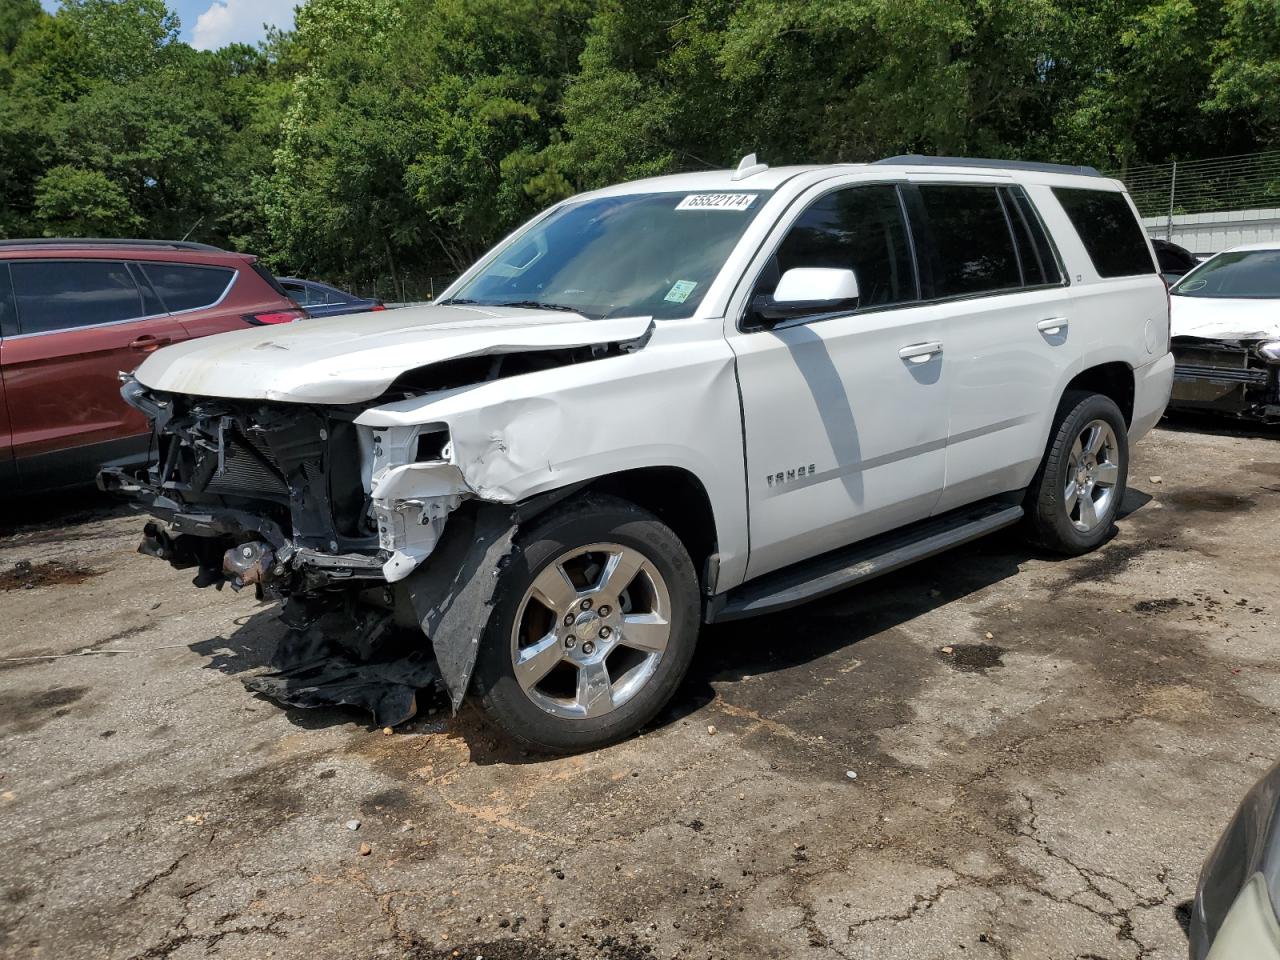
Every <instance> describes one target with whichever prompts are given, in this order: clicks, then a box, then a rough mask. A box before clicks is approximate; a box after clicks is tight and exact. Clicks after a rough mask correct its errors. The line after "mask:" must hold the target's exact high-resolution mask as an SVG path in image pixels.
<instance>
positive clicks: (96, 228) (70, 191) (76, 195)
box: [35, 166, 143, 237]
mask: <svg viewBox="0 0 1280 960" xmlns="http://www.w3.org/2000/svg"><path fill="white" fill-rule="evenodd" d="M35 219H36V222H37V223H39V224H40V226H41V232H42V233H43V234H44V235H45V236H48V237H59V236H61V237H118V236H128V235H129V234H130V233H131V232H133V231H134V230H136V229H137V228H138V227H139V226H141V225H142V222H143V221H142V218H141V217H139V216H138V215H137V214H135V213H134V212H133V210H132V209H130V207H129V199H128V197H126V196H125V194H124V191H123V190H121V189H120V187H119V186H117V185H116V184H115V182H113V181H112V180H111V179H110V178H109V177H107V175H106V174H104V173H101V172H99V171H97V170H82V169H79V168H77V167H70V166H61V167H54V168H53V169H52V170H50V171H49V172H48V173H46V174H45V175H44V176H43V177H41V178H40V182H39V183H38V184H36V197H35Z"/></svg>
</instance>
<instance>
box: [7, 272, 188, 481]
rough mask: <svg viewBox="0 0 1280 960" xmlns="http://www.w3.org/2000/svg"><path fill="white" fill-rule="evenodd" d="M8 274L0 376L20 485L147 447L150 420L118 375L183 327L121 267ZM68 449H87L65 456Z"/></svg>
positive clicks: (86, 469)
mask: <svg viewBox="0 0 1280 960" xmlns="http://www.w3.org/2000/svg"><path fill="white" fill-rule="evenodd" d="M9 269H10V273H11V276H12V280H13V290H14V298H15V301H16V306H17V334H16V335H15V336H12V337H5V338H4V341H3V342H2V343H0V367H2V368H3V370H4V386H5V396H6V399H7V401H8V408H9V418H10V427H11V431H12V438H13V453H14V456H15V458H16V460H17V461H18V468H19V471H20V472H21V473H22V476H23V482H24V483H30V482H33V481H34V480H35V479H36V478H38V477H39V476H40V475H41V474H42V473H43V472H44V470H45V468H46V467H47V468H48V469H49V470H50V471H51V472H52V473H53V474H60V473H61V472H62V468H63V467H64V466H65V465H66V461H67V460H68V459H70V460H72V461H75V464H74V465H75V467H76V468H77V469H81V470H82V472H91V471H92V468H93V466H94V465H95V464H94V463H92V462H91V461H94V460H99V461H100V460H107V459H113V458H114V457H115V456H119V455H123V454H125V453H132V452H135V451H136V449H137V448H138V447H139V446H145V439H143V440H142V442H141V443H139V442H138V441H139V438H144V437H145V435H146V433H147V431H148V428H147V423H146V420H145V418H144V417H143V416H142V414H141V413H139V412H138V411H136V410H134V409H133V408H131V407H129V406H128V405H127V404H126V403H125V402H124V401H123V400H122V399H121V397H120V377H119V375H120V372H121V371H132V370H133V369H134V368H135V367H137V366H138V364H139V363H141V362H142V361H143V360H144V359H145V358H146V357H147V355H148V354H149V353H151V352H153V351H154V350H157V349H159V348H160V347H162V346H164V345H165V344H167V343H171V342H173V341H175V340H180V339H183V338H185V336H186V331H184V330H183V328H182V325H181V324H180V323H179V322H178V321H177V320H175V319H173V318H171V317H169V316H167V315H166V314H165V313H164V311H163V308H162V307H161V306H160V305H159V304H158V303H157V302H156V301H155V299H154V296H153V295H152V294H150V292H148V291H144V289H143V288H140V287H139V285H138V282H137V281H136V279H135V277H134V274H133V272H132V271H131V270H130V268H129V265H128V264H127V263H125V262H123V261H120V260H96V259H81V260H76V259H70V258H59V259H47V260H45V259H41V260H34V259H33V260H13V261H10V265H9ZM90 445H95V446H94V447H90ZM72 448H85V449H83V450H79V451H78V453H73V454H71V455H70V456H69V457H68V456H67V455H66V451H68V450H71V449H72ZM81 460H83V461H85V462H84V463H80V462H79V461H81Z"/></svg>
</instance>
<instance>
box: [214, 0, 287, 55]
mask: <svg viewBox="0 0 1280 960" xmlns="http://www.w3.org/2000/svg"><path fill="white" fill-rule="evenodd" d="M294 3H295V0H213V2H212V3H211V4H210V5H209V9H208V10H206V11H205V12H204V13H202V14H200V16H199V17H197V18H196V25H195V27H193V28H192V30H191V45H192V46H193V47H195V48H196V49H197V50H216V49H217V48H218V47H225V46H226V45H227V44H229V43H257V42H258V41H259V40H261V39H262V38H263V36H264V35H265V32H264V31H263V29H262V25H263V24H264V23H269V24H271V25H272V26H274V27H286V28H288V27H292V26H293V7H294Z"/></svg>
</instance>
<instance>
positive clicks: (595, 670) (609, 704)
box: [475, 496, 699, 752]
mask: <svg viewBox="0 0 1280 960" xmlns="http://www.w3.org/2000/svg"><path fill="white" fill-rule="evenodd" d="M501 577H502V582H501V583H500V585H499V591H498V601H497V606H496V609H495V611H494V615H493V616H492V617H491V618H490V622H489V630H488V632H487V634H486V636H485V639H484V642H483V646H482V648H481V650H480V654H479V658H478V661H477V664H476V674H475V677H476V686H477V690H478V691H479V693H480V696H481V699H482V702H483V703H484V705H485V708H486V709H487V711H488V713H489V716H490V718H491V719H492V720H493V721H494V722H495V723H497V724H498V725H499V726H500V727H502V728H503V729H504V731H505V732H506V733H507V734H509V735H510V736H511V737H512V738H513V739H515V740H517V741H519V742H521V743H524V744H526V745H528V746H531V747H534V748H536V749H539V750H545V751H551V752H567V751H572V750H583V749H590V748H593V747H599V746H603V745H605V744H608V743H612V742H614V741H616V740H619V739H622V738H623V737H626V736H628V735H630V734H631V733H634V732H635V731H636V730H637V729H638V728H639V727H641V726H642V725H643V724H645V723H646V722H648V721H649V720H650V719H652V717H653V716H654V714H655V713H657V712H658V710H660V709H661V708H662V706H663V705H664V704H666V702H667V701H668V700H669V699H670V697H671V695H672V694H673V693H674V692H675V690H676V688H677V687H678V686H679V684H680V681H681V680H682V679H683V678H684V674H685V672H686V671H687V670H688V666H689V661H690V659H691V658H692V655H693V648H694V645H695V643H696V639H697V633H698V625H699V609H698V582H697V577H696V576H695V575H694V569H693V562H692V561H691V560H690V558H689V555H688V553H687V551H686V550H685V548H684V545H683V544H682V543H681V542H680V540H679V538H678V537H676V535H675V534H674V533H673V532H672V531H671V529H670V528H668V527H667V526H666V525H665V524H663V523H662V522H661V521H659V520H658V519H657V517H655V516H653V515H652V514H650V513H648V512H647V511H644V510H641V509H640V508H638V507H636V506H634V505H632V504H629V503H627V502H626V501H623V500H619V499H616V498H613V497H603V496H592V497H589V498H586V499H584V500H581V501H578V502H575V503H574V504H572V505H570V506H568V507H565V508H562V509H560V510H557V511H555V512H553V513H552V514H549V515H548V516H547V517H546V518H545V519H542V520H540V521H539V522H537V524H536V525H535V527H534V528H533V529H531V530H530V531H529V532H528V534H527V535H526V538H525V541H524V548H523V550H522V551H521V552H520V553H518V554H516V555H515V556H514V557H513V558H512V562H511V563H510V564H509V565H508V566H507V567H506V568H505V569H504V570H503V572H502V574H501Z"/></svg>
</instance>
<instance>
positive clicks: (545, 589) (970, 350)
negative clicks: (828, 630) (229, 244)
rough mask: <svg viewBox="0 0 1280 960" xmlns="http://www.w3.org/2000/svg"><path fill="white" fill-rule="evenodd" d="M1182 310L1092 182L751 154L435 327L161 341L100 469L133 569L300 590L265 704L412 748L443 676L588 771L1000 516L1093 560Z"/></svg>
mask: <svg viewBox="0 0 1280 960" xmlns="http://www.w3.org/2000/svg"><path fill="white" fill-rule="evenodd" d="M1168 320H1169V307H1168V299H1167V296H1166V291H1165V287H1164V284H1163V283H1162V281H1161V279H1160V276H1159V274H1158V273H1157V268H1156V262H1155V259H1154V256H1153V254H1152V250H1151V246H1150V243H1149V242H1148V240H1147V238H1146V236H1145V234H1144V233H1143V231H1142V229H1141V227H1140V225H1139V222H1138V220H1137V217H1136V214H1135V212H1134V209H1133V206H1132V204H1131V203H1130V202H1129V198H1128V197H1127V195H1126V194H1125V192H1124V190H1123V188H1122V186H1121V185H1120V184H1119V183H1118V182H1116V181H1114V180H1108V179H1104V178H1103V177H1101V176H1099V175H1098V174H1097V173H1096V171H1093V170H1091V169H1089V168H1080V167H1059V166H1051V165H1046V164H1031V163H1011V162H997V161H985V160H961V159H942V158H927V157H895V158H893V159H890V160H884V161H880V162H878V163H872V164H849V165H834V166H812V167H787V168H782V169H769V168H767V167H766V166H765V165H763V164H759V163H756V162H755V158H754V157H748V158H746V159H745V160H744V162H743V164H742V165H741V166H740V167H739V168H738V169H737V170H736V171H733V170H730V171H719V172H709V173H693V174H682V175H677V176H671V177H662V178H658V179H652V180H643V181H639V182H635V183H627V184H622V185H619V186H615V187H610V188H607V189H604V190H599V191H595V192H593V193H588V194H583V195H581V196H577V197H573V198H572V199H570V200H566V201H564V202H563V203H560V204H558V205H556V206H554V207H552V208H551V209H549V210H547V211H545V212H544V213H542V214H541V215H539V216H538V217H536V218H535V219H534V220H532V221H531V222H529V223H528V224H526V225H525V226H524V227H522V228H521V229H520V230H518V231H517V232H516V233H514V234H512V235H511V236H510V237H509V238H507V239H506V240H504V241H503V242H502V243H500V244H498V245H497V247H496V248H494V250H493V251H492V252H490V253H489V254H488V255H487V256H485V257H484V258H483V259H482V260H481V261H480V262H478V263H477V264H476V265H475V266H474V267H472V268H471V269H470V270H469V271H467V273H465V274H464V275H463V276H462V277H461V278H459V280H458V281H457V282H456V283H455V284H454V285H453V286H452V287H450V288H449V289H448V290H447V291H446V292H445V293H444V294H443V295H442V296H441V298H440V300H439V301H438V303H437V304H435V305H432V306H426V307H419V308H411V309H405V310H397V311H394V312H383V313H368V314H358V315H353V316H343V317H337V318H333V319H329V320H311V321H308V322H307V323H305V324H289V325H286V326H276V327H268V328H263V329H254V330H245V331H241V332H235V333H230V334H226V335H223V336H218V337H214V338H211V339H207V340H199V341H194V342H191V343H184V344H179V345H176V346H173V347H169V348H167V349H164V350H161V351H160V352H158V353H156V354H155V355H153V356H152V357H150V358H149V359H148V360H147V361H146V362H145V363H144V364H143V365H142V366H141V367H140V368H139V369H138V371H137V374H136V379H131V380H129V381H128V382H127V383H126V386H125V389H124V393H125V396H126V398H127V399H129V400H130V402H132V403H133V404H135V405H136V406H138V407H139V408H141V409H143V410H144V411H145V412H147V413H148V414H149V415H150V416H151V417H152V419H153V420H154V421H155V427H156V434H157V443H156V446H155V450H156V458H155V460H154V462H153V463H152V465H151V466H150V468H149V469H147V470H146V471H144V472H141V473H135V474H125V473H121V472H120V471H109V472H107V473H105V474H104V475H103V478H102V480H103V484H104V486H109V487H115V488H123V489H126V490H129V491H132V492H134V493H136V494H138V495H141V496H143V497H144V498H146V500H147V501H148V505H149V509H150V511H151V512H152V513H153V514H154V515H156V516H157V517H159V518H160V519H161V520H163V521H164V523H163V524H156V523H151V524H148V527H147V532H146V538H145V540H144V543H143V550H144V551H146V552H150V553H154V554H156V555H158V556H162V557H164V558H166V559H169V560H170V561H171V562H172V563H174V565H175V566H180V567H183V566H185V567H196V568H198V573H197V576H196V580H195V582H196V583H197V585H201V586H207V585H210V584H213V585H217V586H219V587H221V586H222V584H223V583H224V582H230V583H231V585H232V586H233V587H236V588H240V587H242V586H244V585H246V584H254V585H255V586H256V588H257V589H258V590H259V591H260V592H263V593H265V595H267V596H269V597H275V598H279V599H282V600H284V601H285V603H284V608H283V617H284V619H285V621H286V623H287V624H288V625H289V627H290V633H289V634H288V636H287V637H286V639H285V641H284V642H283V644H282V647H281V650H282V657H281V662H282V663H283V665H284V669H282V670H281V671H280V672H278V673H275V674H270V675H267V676H266V677H261V678H257V679H255V680H254V681H250V683H251V685H255V687H254V688H255V689H259V690H263V691H265V692H268V693H270V694H271V695H273V696H275V697H277V698H278V699H281V700H284V701H286V702H290V703H301V704H308V703H314V702H317V701H325V700H335V699H336V700H341V701H342V702H359V703H364V704H366V705H367V706H370V707H371V708H372V709H373V710H374V713H375V717H376V718H377V719H378V720H379V722H395V721H396V720H399V719H404V717H406V716H408V715H411V714H412V712H413V710H414V704H413V690H414V689H415V688H416V687H421V686H425V685H428V684H429V682H430V680H431V679H432V678H434V677H435V676H436V671H438V674H439V676H440V679H441V680H442V683H443V685H444V686H445V687H446V688H447V690H448V691H449V694H450V695H451V698H452V700H453V703H454V706H455V708H456V707H457V705H458V704H459V703H460V702H461V700H462V698H463V696H464V695H466V694H467V693H468V692H474V693H475V694H478V695H479V697H480V699H481V700H482V701H483V703H484V704H485V706H486V707H487V708H488V710H489V713H490V715H491V717H492V718H493V720H495V721H496V722H497V723H498V724H499V725H501V726H502V727H503V728H505V730H506V731H507V732H508V733H509V734H510V735H511V736H513V737H515V738H516V739H518V740H520V741H523V742H524V743H526V744H529V745H531V746H533V747H536V748H542V749H548V750H571V749H580V748H585V747H591V746H596V745H600V744H603V743H607V742H609V741H612V740H616V739H618V738H620V737H623V736H625V735H627V734H628V733H630V732H632V731H634V730H635V729H636V728H638V727H640V726H641V725H642V724H644V723H645V722H647V721H648V720H649V719H650V718H652V717H653V716H654V714H655V713H656V712H657V711H658V710H659V708H661V707H662V706H663V704H664V703H665V702H666V701H667V700H668V698H669V697H670V696H671V695H672V693H673V691H674V690H675V689H676V687H677V685H678V684H679V683H680V680H681V678H682V676H683V674H684V673H685V670H686V668H687V666H688V664H689V661H690V658H691V656H692V654H693V649H694V644H695V641H696V639H697V636H698V630H699V626H700V625H701V624H702V623H707V622H719V621H724V620H732V619H735V618H739V617H745V616H750V615H754V614H759V613H766V612H771V611H776V610H781V609H783V608H786V607H789V606H792V605H795V604H799V603H802V602H805V601H807V600H809V599H812V598H814V597H817V596H821V595H823V594H826V593H829V592H831V591H833V590H838V589H842V588H845V587H848V586H850V585H852V584H856V583H860V582H863V581H865V580H867V579H869V578H871V577H874V576H876V575H878V574H881V573H884V572H885V571H887V570H891V569H894V568H896V567H899V566H901V565H903V564H906V563H909V562H911V561H913V560H916V559H919V558H921V557H925V556H928V555H930V554H933V553H936V552H938V551H940V550H943V549H945V548H947V547H950V546H953V545H955V544H958V543H961V542H964V541H966V540H970V539H972V538H974V537H978V536H981V535H983V534H986V533H989V532H991V531H993V530H997V529H999V528H1001V527H1006V526H1009V525H1012V524H1015V523H1019V522H1022V523H1023V524H1024V526H1025V529H1026V531H1027V533H1028V535H1029V536H1030V537H1031V538H1032V539H1033V540H1035V541H1036V542H1037V543H1039V544H1040V545H1042V546H1044V547H1046V548H1049V549H1051V550H1056V551H1061V552H1065V553H1080V552H1083V551H1086V550H1090V549H1092V548H1094V547H1096V546H1097V545H1098V544H1100V543H1101V542H1102V541H1103V540H1104V539H1105V538H1106V537H1107V536H1108V535H1109V532H1110V530H1111V528H1112V521H1113V519H1114V518H1115V516H1116V511H1117V510H1118V508H1119V506H1120V501H1121V499H1122V497H1123V494H1124V490H1125V477H1126V471H1127V469H1128V462H1129V444H1130V443H1131V442H1133V441H1134V440H1136V439H1137V438H1139V437H1141V436H1142V435H1143V434H1145V433H1146V432H1147V431H1148V430H1149V429H1150V428H1151V427H1152V425H1153V424H1154V423H1155V422H1156V421H1157V419H1158V418H1159V417H1160V415H1161V413H1162V411H1163V410H1164V408H1165V404H1166V402H1167V401H1168V398H1169V390H1170V384H1171V380H1172V373H1173V360H1172V358H1171V356H1170V354H1169V350H1168V343H1169V329H1168ZM424 633H425V634H426V636H427V637H429V638H430V641H431V648H432V650H431V652H432V653H433V654H434V656H433V657H430V658H428V657H427V656H426V655H425V652H426V644H424V643H423V642H422V637H423V634H424ZM413 637H416V638H417V640H416V642H415V641H414V640H413V639H412V638H413ZM318 651H319V652H318ZM370 678H374V679H375V680H376V683H373V682H366V681H370ZM353 691H354V692H353Z"/></svg>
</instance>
